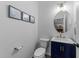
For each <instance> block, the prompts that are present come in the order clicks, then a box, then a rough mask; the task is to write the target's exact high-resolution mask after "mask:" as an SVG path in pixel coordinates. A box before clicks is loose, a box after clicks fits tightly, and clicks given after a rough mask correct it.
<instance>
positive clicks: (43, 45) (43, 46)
mask: <svg viewBox="0 0 79 59" xmlns="http://www.w3.org/2000/svg"><path fill="white" fill-rule="evenodd" d="M48 41H49V39H45V38H41V39H40V42H39V43H40V47H39V48H37V49H36V50H35V52H34V58H45V53H46V47H47V42H48Z"/></svg>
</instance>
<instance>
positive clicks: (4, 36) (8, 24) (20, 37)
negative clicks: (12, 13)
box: [0, 1, 38, 58]
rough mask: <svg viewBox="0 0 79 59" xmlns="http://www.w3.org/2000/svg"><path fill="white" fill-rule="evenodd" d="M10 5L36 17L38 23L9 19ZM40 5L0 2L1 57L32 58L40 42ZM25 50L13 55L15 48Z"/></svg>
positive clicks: (35, 3)
mask: <svg viewBox="0 0 79 59" xmlns="http://www.w3.org/2000/svg"><path fill="white" fill-rule="evenodd" d="M8 5H12V6H14V7H16V8H18V9H20V10H22V11H24V12H26V13H28V14H30V15H33V16H35V20H36V23H35V24H31V23H27V22H23V21H19V20H16V19H11V18H8ZM37 27H38V3H37V2H25V1H24V2H22V1H21V2H2V1H0V57H19V58H20V57H21V58H22V57H32V55H33V52H34V48H35V45H36V43H37V41H38V39H37V37H38V31H37ZM22 45H23V48H22V49H21V50H19V51H18V52H16V53H15V54H14V55H13V54H12V53H13V51H14V48H15V47H17V46H18V47H20V46H22Z"/></svg>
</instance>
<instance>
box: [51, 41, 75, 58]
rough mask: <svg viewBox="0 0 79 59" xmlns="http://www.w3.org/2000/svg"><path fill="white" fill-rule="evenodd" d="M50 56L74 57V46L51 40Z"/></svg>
mask: <svg viewBox="0 0 79 59" xmlns="http://www.w3.org/2000/svg"><path fill="white" fill-rule="evenodd" d="M51 57H52V58H75V57H76V47H75V46H74V45H73V44H66V43H60V42H51Z"/></svg>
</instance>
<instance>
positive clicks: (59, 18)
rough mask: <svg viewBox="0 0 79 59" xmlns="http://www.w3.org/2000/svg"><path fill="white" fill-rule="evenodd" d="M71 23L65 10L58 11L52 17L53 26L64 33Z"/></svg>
mask: <svg viewBox="0 0 79 59" xmlns="http://www.w3.org/2000/svg"><path fill="white" fill-rule="evenodd" d="M70 24H71V19H70V14H69V13H68V12H67V11H60V12H58V13H57V14H56V16H55V19H54V26H55V29H56V30H57V32H61V33H65V32H67V31H68V28H69V27H68V26H69V25H70Z"/></svg>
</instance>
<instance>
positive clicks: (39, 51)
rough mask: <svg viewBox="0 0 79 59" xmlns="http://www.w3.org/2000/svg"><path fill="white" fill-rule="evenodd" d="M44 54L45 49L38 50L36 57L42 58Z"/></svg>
mask: <svg viewBox="0 0 79 59" xmlns="http://www.w3.org/2000/svg"><path fill="white" fill-rule="evenodd" d="M43 54H45V48H38V49H36V51H35V53H34V55H35V56H41V55H43Z"/></svg>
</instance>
